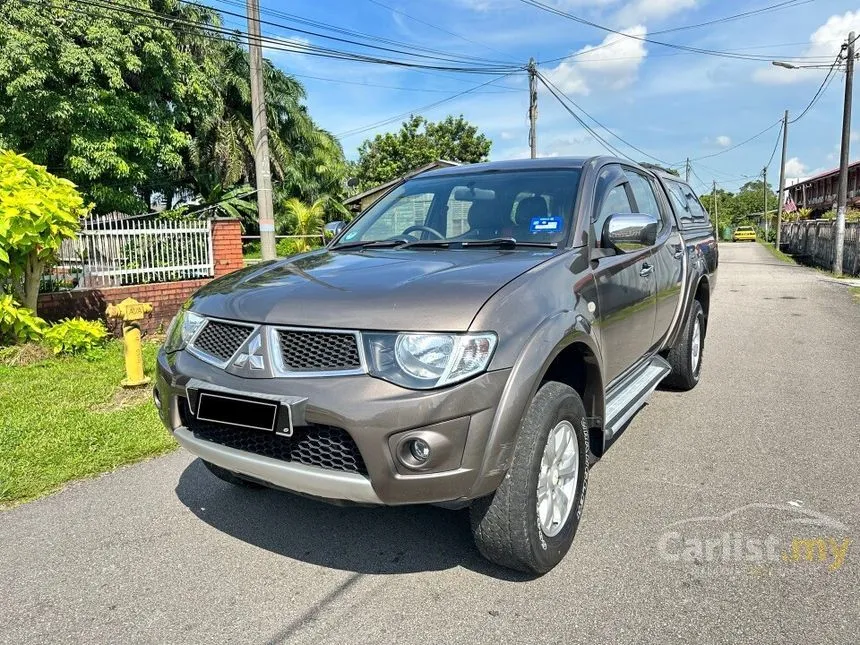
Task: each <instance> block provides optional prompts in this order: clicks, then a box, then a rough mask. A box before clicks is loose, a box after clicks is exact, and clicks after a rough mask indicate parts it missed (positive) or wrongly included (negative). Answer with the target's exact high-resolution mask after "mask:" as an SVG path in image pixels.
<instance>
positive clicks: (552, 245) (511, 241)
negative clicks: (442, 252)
mask: <svg viewBox="0 0 860 645" xmlns="http://www.w3.org/2000/svg"><path fill="white" fill-rule="evenodd" d="M462 245H463V247H467V246H498V247H500V248H507V249H514V248H516V247H518V246H533V247H540V248H545V249H556V248H558V242H520V241H518V240H516V239H515V238H513V237H497V238H494V239H492V240H474V241H470V240H465V241H464V242H463V244H462Z"/></svg>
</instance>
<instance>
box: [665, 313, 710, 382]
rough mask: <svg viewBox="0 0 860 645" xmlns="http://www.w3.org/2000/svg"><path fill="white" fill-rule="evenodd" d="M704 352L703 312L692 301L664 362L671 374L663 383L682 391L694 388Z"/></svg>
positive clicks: (700, 369)
mask: <svg viewBox="0 0 860 645" xmlns="http://www.w3.org/2000/svg"><path fill="white" fill-rule="evenodd" d="M704 350H705V312H704V311H703V310H702V305H701V303H699V301H698V300H694V301H693V307H692V308H691V310H690V315H689V317H688V318H687V323H686V324H685V325H684V331H683V332H682V334H681V338H680V339H679V340H678V343H677V344H676V345H675V346H674V347H673V348H672V349H670V350H669V353H668V354H667V355H666V360H667V361H669V364H670V365H671V366H672V372H671V373H670V374H669V376H667V377H666V378H665V379H664V380H663V383H664V384H665V385H668V386H669V387H673V388H675V389H678V390H684V391H686V390H692V389H693V388H694V387H696V385H698V384H699V374H700V373H701V371H702V359H703V358H704Z"/></svg>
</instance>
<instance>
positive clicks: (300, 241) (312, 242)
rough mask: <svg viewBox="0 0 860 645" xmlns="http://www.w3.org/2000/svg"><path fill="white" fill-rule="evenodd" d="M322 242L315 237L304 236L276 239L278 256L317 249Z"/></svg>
mask: <svg viewBox="0 0 860 645" xmlns="http://www.w3.org/2000/svg"><path fill="white" fill-rule="evenodd" d="M320 246H322V243H321V241H320V240H318V239H317V238H312V237H304V238H294V239H289V240H278V248H277V254H278V257H287V256H290V255H298V254H299V253H306V252H308V251H312V250H314V249H318V248H319V247H320Z"/></svg>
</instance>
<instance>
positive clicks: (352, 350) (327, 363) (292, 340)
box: [278, 329, 361, 372]
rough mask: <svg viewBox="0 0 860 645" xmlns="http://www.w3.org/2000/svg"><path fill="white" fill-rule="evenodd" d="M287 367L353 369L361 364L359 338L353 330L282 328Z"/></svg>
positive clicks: (280, 340) (279, 335)
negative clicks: (351, 331) (341, 331)
mask: <svg viewBox="0 0 860 645" xmlns="http://www.w3.org/2000/svg"><path fill="white" fill-rule="evenodd" d="M278 340H279V345H280V351H281V358H282V360H283V363H284V368H285V369H286V370H288V371H290V372H323V371H331V372H334V371H341V370H353V369H359V368H360V367H361V357H360V356H359V354H358V341H357V339H356V335H355V334H352V333H339V332H317V331H303V330H302V331H299V330H292V329H279V330H278Z"/></svg>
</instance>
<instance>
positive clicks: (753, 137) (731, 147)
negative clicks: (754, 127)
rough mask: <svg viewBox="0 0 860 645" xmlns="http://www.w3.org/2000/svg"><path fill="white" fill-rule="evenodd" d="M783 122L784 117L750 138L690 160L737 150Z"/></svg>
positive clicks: (717, 155)
mask: <svg viewBox="0 0 860 645" xmlns="http://www.w3.org/2000/svg"><path fill="white" fill-rule="evenodd" d="M781 124H782V119H780V120H779V121H776V122H775V123H772V124H771V125H769V126H767V127H766V128H765V129H764V130H762V131H761V132H758V133H757V134H754V135H753V136H751V137H750V138H749V139H744V140H743V141H741V142H740V143H736V144H735V145H733V146H730V147H728V148H726V149H725V150H720V151H719V152H715V153H713V154H710V155H703V156H701V157H695V158H693V159H690V161H699V160H701V159H711V158H712V157H719V156H720V155H724V154H726V153H727V152H731V151H732V150H736V149H737V148H740V147H741V146H745V145H746V144H748V143H749V142H750V141H754V140H755V139H758V138H759V137H761V136H762V135H764V134H766V133H767V132H769V131H771V130H773V129H774V128H775V127H776V126H778V125H781Z"/></svg>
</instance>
